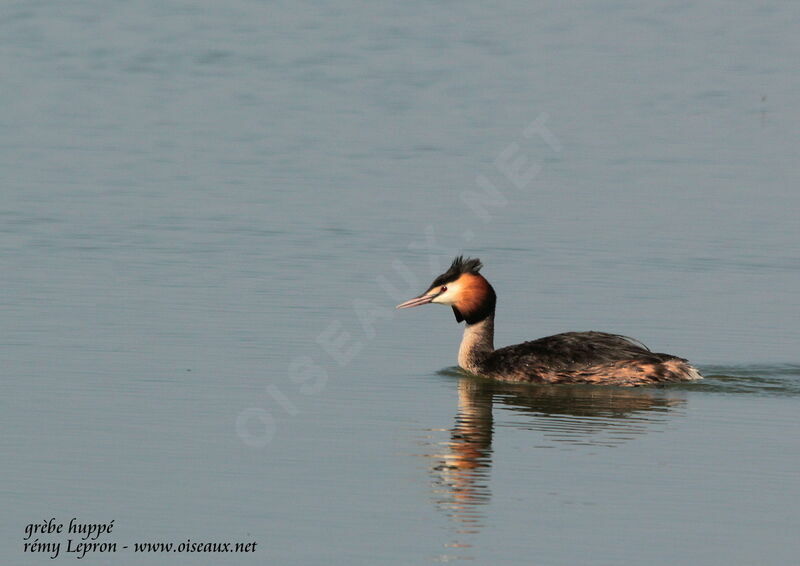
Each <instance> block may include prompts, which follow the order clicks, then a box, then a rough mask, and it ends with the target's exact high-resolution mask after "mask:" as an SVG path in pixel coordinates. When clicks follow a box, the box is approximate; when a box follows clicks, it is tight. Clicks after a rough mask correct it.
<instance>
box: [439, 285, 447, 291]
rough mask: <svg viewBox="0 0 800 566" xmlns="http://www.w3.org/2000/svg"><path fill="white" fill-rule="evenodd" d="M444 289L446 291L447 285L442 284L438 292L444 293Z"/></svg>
mask: <svg viewBox="0 0 800 566" xmlns="http://www.w3.org/2000/svg"><path fill="white" fill-rule="evenodd" d="M445 291H447V285H442V290H441V291H439V292H440V293H444V292H445Z"/></svg>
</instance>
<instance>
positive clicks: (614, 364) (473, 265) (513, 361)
mask: <svg viewBox="0 0 800 566" xmlns="http://www.w3.org/2000/svg"><path fill="white" fill-rule="evenodd" d="M482 267H483V264H482V263H481V260H480V259H478V258H469V257H466V258H465V257H464V256H458V257H456V258H455V259H454V260H453V263H452V264H451V265H450V268H449V269H448V270H447V271H445V272H444V273H442V274H441V275H439V276H438V277H436V278H435V279H434V280H433V283H431V285H430V286H429V287H428V289H427V290H426V291H425V292H424V293H422V294H421V295H419V296H417V297H414V298H413V299H410V300H408V301H406V302H404V303H401V304H399V305H397V307H396V308H398V309H407V308H411V307H418V306H421V305H426V304H429V303H433V304H441V305H448V306H450V307H452V309H453V313H454V314H455V318H456V322H458V323H461V322H465V323H466V326H465V328H464V335H463V338H462V340H461V346H460V347H459V349H458V365H459V366H460V367H461V369H462V370H465V371H466V372H468V373H470V374H474V375H476V376H479V377H484V378H489V379H493V380H498V381H504V382H513V383H544V384H593V385H617V386H641V385H657V384H660V383H666V382H680V381H696V380H698V379H702V375H701V374H700V372H699V371H698V370H697V369H696V368H695V367H694V366H692V365H691V364H690V363H689V361H688V360H686V359H684V358H679V357H678V356H673V355H671V354H663V353H658V352H653V351H651V350H650V349H649V348H648V347H647V346H645V345H644V344H642V343H641V342H639V341H638V340H635V339H633V338H629V337H627V336H623V335H620V334H610V333H607V332H598V331H585V332H564V333H561V334H554V335H552V336H547V337H545V338H539V339H538V340H532V341H529V342H522V343H521V344H515V345H513V346H506V347H504V348H499V349H495V348H494V315H495V306H496V304H497V295H496V293H495V291H494V288H493V287H492V286H491V284H490V283H489V282H488V281H487V280H486V278H485V277H484V276H483V275H481V273H480V270H481V268H482Z"/></svg>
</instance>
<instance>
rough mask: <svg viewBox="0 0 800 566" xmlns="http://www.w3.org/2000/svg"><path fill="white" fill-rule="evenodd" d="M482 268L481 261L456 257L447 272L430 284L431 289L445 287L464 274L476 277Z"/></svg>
mask: <svg viewBox="0 0 800 566" xmlns="http://www.w3.org/2000/svg"><path fill="white" fill-rule="evenodd" d="M481 267H483V264H482V263H481V260H479V259H478V258H476V257H475V258H471V257H467V258H465V257H464V256H461V255H460V256H458V257H457V258H456V259H454V260H453V263H452V264H450V267H449V268H448V270H447V271H445V272H444V273H442V274H441V275H440V276H439V277H437V278H436V279H434V280H433V283H431V287H438V286H439V285H446V284H447V283H450V282H451V281H455V280H456V279H458V278H459V277H461V275H462V274H464V273H472V274H473V275H477V274H478V272H479V271H480V270H481Z"/></svg>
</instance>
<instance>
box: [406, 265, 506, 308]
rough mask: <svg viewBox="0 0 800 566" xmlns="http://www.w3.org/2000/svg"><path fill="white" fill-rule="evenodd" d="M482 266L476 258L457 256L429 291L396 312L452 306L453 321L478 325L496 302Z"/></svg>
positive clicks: (409, 301) (435, 280) (434, 281)
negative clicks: (430, 304)
mask: <svg viewBox="0 0 800 566" xmlns="http://www.w3.org/2000/svg"><path fill="white" fill-rule="evenodd" d="M481 267H483V264H482V263H481V260H479V259H477V258H464V257H463V256H458V257H457V258H455V259H454V260H453V263H452V264H451V265H450V268H449V269H448V270H447V271H445V272H444V273H442V274H441V275H439V276H438V277H437V278H436V279H434V280H433V283H431V284H430V287H428V290H427V291H425V292H424V293H422V294H421V295H419V296H418V297H414V298H413V299H411V300H408V301H406V302H405V303H401V304H399V305H397V308H398V309H407V308H411V307H418V306H420V305H426V304H428V303H438V304H442V305H450V306H451V307H453V313H454V314H455V315H456V321H458V322H461V321H462V320H466V321H467V324H474V323H476V322H480V321H481V320H483V319H484V318H486V317H487V316H489V315H490V314H494V307H495V303H496V301H497V297H496V295H495V292H494V289H493V288H492V286H491V285H490V284H489V282H488V281H487V280H486V279H485V278H484V277H483V275H481V274H480V273H479V272H480V270H481Z"/></svg>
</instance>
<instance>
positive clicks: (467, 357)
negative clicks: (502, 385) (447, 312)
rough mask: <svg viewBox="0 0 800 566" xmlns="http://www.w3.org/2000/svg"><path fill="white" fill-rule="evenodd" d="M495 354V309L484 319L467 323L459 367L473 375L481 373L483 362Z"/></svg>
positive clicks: (462, 340) (459, 354)
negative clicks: (479, 370)
mask: <svg viewBox="0 0 800 566" xmlns="http://www.w3.org/2000/svg"><path fill="white" fill-rule="evenodd" d="M492 352H494V309H493V310H492V312H491V313H490V314H489V315H488V316H487V317H486V318H484V319H482V320H480V321H478V322H475V323H473V324H469V323H467V326H466V328H464V337H463V338H462V339H461V347H460V348H459V349H458V365H459V366H461V367H462V368H464V369H465V370H467V371H470V372H472V373H479V372H478V368H479V367H480V364H481V362H482V361H483V360H484V359H485V358H486V356H488V355H489V354H491V353H492Z"/></svg>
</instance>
